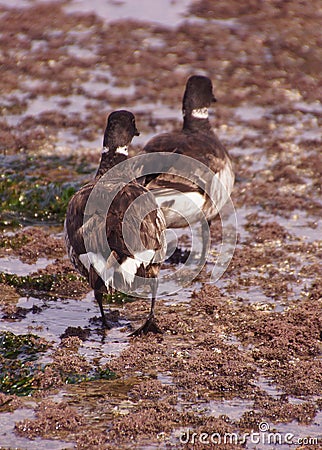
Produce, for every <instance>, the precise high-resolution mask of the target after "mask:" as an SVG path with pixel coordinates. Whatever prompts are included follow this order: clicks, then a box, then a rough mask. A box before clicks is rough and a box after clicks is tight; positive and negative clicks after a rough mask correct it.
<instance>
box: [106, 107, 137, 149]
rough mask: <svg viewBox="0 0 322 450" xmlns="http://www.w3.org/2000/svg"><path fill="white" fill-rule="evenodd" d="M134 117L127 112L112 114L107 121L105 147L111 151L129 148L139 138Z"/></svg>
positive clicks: (120, 111) (121, 111)
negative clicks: (135, 137) (136, 137)
mask: <svg viewBox="0 0 322 450" xmlns="http://www.w3.org/2000/svg"><path fill="white" fill-rule="evenodd" d="M139 134H140V133H139V132H138V130H137V128H136V124H135V117H134V115H133V114H132V113H131V112H129V111H125V110H119V111H114V112H112V113H111V114H110V115H109V116H108V119H107V125H106V129H105V133H104V140H103V147H106V148H108V149H109V150H110V151H115V150H116V149H118V148H122V147H127V146H128V145H129V144H130V143H131V141H132V139H133V137H134V136H139Z"/></svg>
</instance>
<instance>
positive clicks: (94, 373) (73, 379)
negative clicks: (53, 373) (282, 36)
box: [63, 367, 116, 384]
mask: <svg viewBox="0 0 322 450" xmlns="http://www.w3.org/2000/svg"><path fill="white" fill-rule="evenodd" d="M63 378H64V381H65V383H66V384H77V383H82V382H86V381H96V380H113V379H114V378H116V374H115V372H112V371H111V370H110V369H108V368H107V369H101V368H99V367H96V368H95V369H93V370H91V371H89V372H88V373H85V374H83V373H82V374H78V373H71V374H68V375H66V374H63Z"/></svg>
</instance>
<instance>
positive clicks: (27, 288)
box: [0, 272, 84, 298]
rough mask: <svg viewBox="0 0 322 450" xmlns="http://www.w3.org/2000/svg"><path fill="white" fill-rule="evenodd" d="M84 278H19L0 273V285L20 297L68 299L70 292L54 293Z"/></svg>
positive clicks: (64, 276)
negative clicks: (10, 289)
mask: <svg viewBox="0 0 322 450" xmlns="http://www.w3.org/2000/svg"><path fill="white" fill-rule="evenodd" d="M83 279H84V278H83V277H81V276H80V275H74V274H41V275H24V276H19V275H16V274H10V273H4V272H1V273H0V284H1V283H3V284H7V285H9V286H11V287H14V288H16V289H17V291H18V293H19V294H20V295H33V294H35V295H36V296H37V297H38V298H43V297H45V298H47V297H48V298H51V297H53V298H57V297H59V298H63V297H69V296H70V295H71V293H70V292H68V291H66V292H65V294H64V292H61V290H59V292H55V291H56V290H57V289H59V287H60V286H61V285H62V284H63V283H65V284H66V283H67V284H68V282H70V281H79V280H83Z"/></svg>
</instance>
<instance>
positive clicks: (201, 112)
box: [191, 108, 208, 119]
mask: <svg viewBox="0 0 322 450" xmlns="http://www.w3.org/2000/svg"><path fill="white" fill-rule="evenodd" d="M191 115H192V117H194V118H195V119H208V108H200V109H193V110H192V113H191Z"/></svg>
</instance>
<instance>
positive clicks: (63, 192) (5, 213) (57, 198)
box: [0, 174, 77, 226]
mask: <svg viewBox="0 0 322 450" xmlns="http://www.w3.org/2000/svg"><path fill="white" fill-rule="evenodd" d="M76 190H77V187H76V184H75V183H74V182H65V183H58V182H46V181H42V182H35V180H26V179H19V177H17V176H15V175H8V176H6V175H4V174H2V175H1V178H0V210H1V211H2V212H1V213H0V225H2V226H7V225H18V224H21V223H26V224H28V223H37V222H56V223H61V222H62V221H63V220H64V217H65V214H66V208H67V205H68V202H69V200H70V198H71V197H72V195H73V194H74V193H75V192H76Z"/></svg>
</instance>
